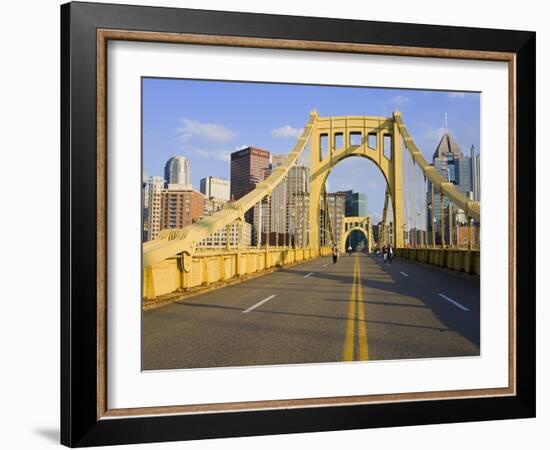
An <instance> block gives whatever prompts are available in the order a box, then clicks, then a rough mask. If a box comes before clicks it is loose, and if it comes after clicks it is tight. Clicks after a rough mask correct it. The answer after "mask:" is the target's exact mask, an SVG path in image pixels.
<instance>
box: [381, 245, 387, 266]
mask: <svg viewBox="0 0 550 450" xmlns="http://www.w3.org/2000/svg"><path fill="white" fill-rule="evenodd" d="M382 256H383V257H384V264H386V261H387V259H388V252H387V251H386V246H383V247H382Z"/></svg>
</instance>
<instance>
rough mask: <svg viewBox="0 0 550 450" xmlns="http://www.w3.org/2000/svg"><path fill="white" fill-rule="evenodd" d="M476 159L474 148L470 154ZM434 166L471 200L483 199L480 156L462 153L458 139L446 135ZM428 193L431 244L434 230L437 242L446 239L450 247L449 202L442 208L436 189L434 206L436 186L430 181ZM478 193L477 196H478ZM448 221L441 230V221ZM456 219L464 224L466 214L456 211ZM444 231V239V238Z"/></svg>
mask: <svg viewBox="0 0 550 450" xmlns="http://www.w3.org/2000/svg"><path fill="white" fill-rule="evenodd" d="M470 153H471V155H474V149H473V146H472V148H471V150H470ZM432 165H433V166H434V167H435V169H436V171H437V173H438V174H439V175H441V176H442V177H443V178H444V179H445V180H446V181H448V182H451V183H453V184H454V185H455V186H456V188H457V189H458V190H459V191H460V192H462V193H463V194H464V195H466V196H467V197H469V198H473V199H475V198H476V196H477V198H478V199H479V156H477V157H475V158H474V159H472V157H466V156H464V155H463V154H462V150H461V149H460V146H459V145H458V143H457V142H456V141H455V140H454V138H453V137H452V136H451V135H450V134H449V133H448V132H446V133H444V134H443V136H442V138H441V140H440V142H439V144H438V146H437V148H436V150H435V152H434V154H433V158H432ZM427 188H428V189H427V192H426V205H427V207H428V224H429V225H428V239H429V241H430V242H431V234H432V227H433V228H434V229H435V235H436V241H437V242H441V239H442V236H444V237H445V242H446V243H449V239H450V232H449V229H448V225H449V219H450V216H449V214H450V208H449V200H448V199H447V198H445V199H444V203H443V204H441V195H440V192H439V190H438V189H434V198H433V202H432V183H431V182H430V181H429V180H428V183H427ZM476 191H477V193H476ZM442 216H443V219H444V221H445V224H446V226H445V230H441V218H442ZM453 219H454V220H457V221H459V222H460V223H463V222H464V221H465V218H464V212H463V211H461V210H454V211H453ZM442 231H443V233H444V234H443V235H442Z"/></svg>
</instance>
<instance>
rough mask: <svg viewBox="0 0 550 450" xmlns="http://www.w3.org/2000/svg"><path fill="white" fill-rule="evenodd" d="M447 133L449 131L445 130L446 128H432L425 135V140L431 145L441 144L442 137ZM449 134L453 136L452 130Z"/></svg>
mask: <svg viewBox="0 0 550 450" xmlns="http://www.w3.org/2000/svg"><path fill="white" fill-rule="evenodd" d="M446 131H447V130H445V128H444V127H440V128H432V129H430V130H428V131H426V132H425V133H424V135H423V138H424V140H426V141H428V142H430V143H431V142H433V141H438V142H439V141H440V140H441V137H442V136H443V135H444V134H445V132H446ZM449 133H450V134H451V135H452V134H453V132H452V130H450V129H449Z"/></svg>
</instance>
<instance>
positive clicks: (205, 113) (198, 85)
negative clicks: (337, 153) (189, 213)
mask: <svg viewBox="0 0 550 450" xmlns="http://www.w3.org/2000/svg"><path fill="white" fill-rule="evenodd" d="M313 108H316V109H317V110H318V111H319V115H321V116H331V115H333V116H336V115H373V116H378V115H380V116H384V115H386V116H390V115H391V113H392V111H395V110H396V109H398V110H399V111H401V114H402V116H403V119H404V121H405V123H406V125H407V128H408V129H409V132H410V133H411V135H412V136H413V139H414V140H415V142H416V144H417V145H418V147H420V148H421V150H422V151H423V152H424V155H425V157H426V158H427V159H428V160H429V161H431V156H432V154H433V152H434V150H435V148H436V146H437V144H438V143H439V140H440V139H441V135H442V134H443V132H444V130H445V113H447V116H448V128H449V132H450V133H451V135H452V136H453V137H454V138H455V139H456V140H457V142H458V143H459V145H460V146H461V148H462V151H463V152H464V153H469V149H470V146H471V145H474V146H475V147H476V149H479V135H480V95H479V94H477V93H462V92H443V91H419V90H407V89H381V88H362V87H361V88H357V87H340V86H309V85H289V84H270V83H246V82H225V81H224V82H220V81H203V80H177V79H152V78H145V79H143V165H144V173H145V174H146V175H162V174H163V168H164V164H165V162H166V160H168V158H170V157H171V156H174V155H184V156H187V157H188V158H189V159H190V163H191V179H192V183H193V185H194V186H195V187H196V188H197V189H198V187H199V180H200V179H201V178H203V177H205V176H209V175H213V176H219V177H223V178H226V179H229V175H230V173H229V154H230V153H231V152H233V151H235V150H237V149H239V148H241V147H243V146H248V145H253V146H256V147H260V148H263V149H266V150H269V151H270V152H271V153H274V154H277V153H288V152H289V151H290V150H291V149H292V147H293V145H294V143H295V141H296V138H297V136H299V133H300V131H301V129H302V128H303V126H304V125H305V123H306V122H307V120H308V117H309V112H310V111H311V110H312V109H313ZM328 183H329V188H330V191H337V190H342V189H353V190H355V191H358V192H363V193H365V194H367V196H368V209H369V212H370V213H371V214H373V215H374V216H376V217H379V216H380V214H381V210H382V207H383V202H384V191H385V181H384V178H383V177H382V175H381V174H380V172H379V171H378V169H377V168H376V167H375V166H374V164H373V163H371V162H370V161H368V160H366V159H364V158H348V159H347V160H344V161H342V162H341V163H340V164H339V165H338V166H336V167H335V168H334V170H333V171H332V172H331V174H330V176H329V179H328Z"/></svg>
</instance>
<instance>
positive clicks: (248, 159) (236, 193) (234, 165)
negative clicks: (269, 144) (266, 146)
mask: <svg viewBox="0 0 550 450" xmlns="http://www.w3.org/2000/svg"><path fill="white" fill-rule="evenodd" d="M269 162H270V153H269V152H268V151H266V150H262V149H260V148H256V147H247V148H244V149H242V150H238V151H236V152H233V153H231V189H230V195H231V199H232V200H239V199H240V198H241V197H242V196H244V195H246V194H248V193H249V192H250V191H252V190H253V189H254V188H255V187H256V185H257V184H258V183H259V182H260V181H262V180H263V177H264V169H266V168H268V167H269Z"/></svg>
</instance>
